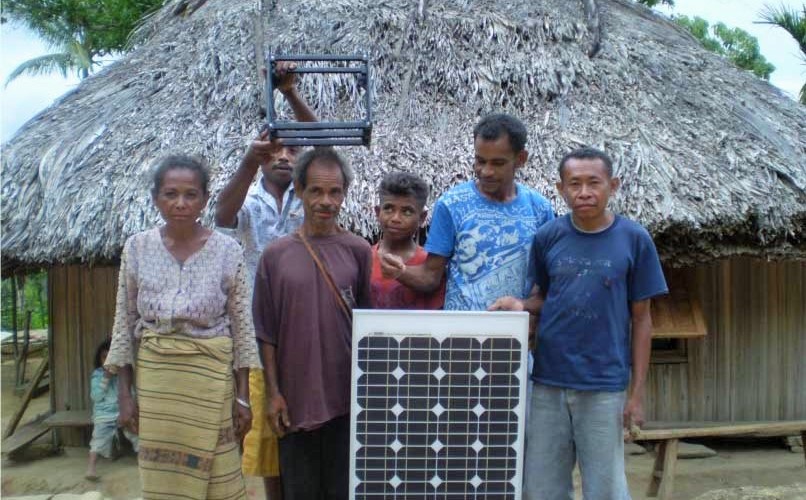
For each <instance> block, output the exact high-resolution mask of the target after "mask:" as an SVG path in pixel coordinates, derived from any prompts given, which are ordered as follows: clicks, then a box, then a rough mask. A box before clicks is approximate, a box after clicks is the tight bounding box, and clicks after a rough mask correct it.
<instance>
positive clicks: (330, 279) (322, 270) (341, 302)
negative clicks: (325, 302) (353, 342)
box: [297, 228, 353, 325]
mask: <svg viewBox="0 0 806 500" xmlns="http://www.w3.org/2000/svg"><path fill="white" fill-rule="evenodd" d="M297 234H298V235H299V239H300V240H302V244H303V245H305V248H306V249H307V250H308V253H309V254H311V258H312V259H313V261H314V263H315V264H316V267H317V268H318V269H319V272H320V273H322V277H324V278H325V282H326V283H327V285H328V288H330V291H331V292H333V295H335V296H336V302H338V303H339V307H340V308H341V311H342V312H343V313H344V315H345V316H346V317H347V320H348V321H349V322H350V324H351V325H352V323H353V313H352V311H351V310H350V308H349V307H348V306H347V302H345V301H344V297H343V296H342V295H341V292H339V287H337V286H336V282H335V281H333V276H331V275H330V272H329V271H328V270H327V268H326V267H325V265H324V264H323V263H322V261H321V260H319V256H318V255H317V254H316V252H315V251H314V249H313V248H312V247H311V244H310V243H308V240H307V238H305V235H304V234H303V232H302V228H300V229H299V230H298V231H297Z"/></svg>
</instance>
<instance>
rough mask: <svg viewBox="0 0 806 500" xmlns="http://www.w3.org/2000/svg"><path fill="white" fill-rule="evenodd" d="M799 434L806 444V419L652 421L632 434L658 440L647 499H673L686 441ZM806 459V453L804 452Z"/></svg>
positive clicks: (645, 439) (642, 438)
mask: <svg viewBox="0 0 806 500" xmlns="http://www.w3.org/2000/svg"><path fill="white" fill-rule="evenodd" d="M795 434H800V435H801V436H802V438H803V440H804V441H806V420H795V421H775V422H730V423H724V422H650V423H647V424H646V425H645V426H644V428H643V429H637V430H635V431H634V432H632V433H631V436H632V439H633V440H635V441H659V443H658V448H657V455H656V457H655V466H654V467H653V469H652V477H651V478H650V482H649V489H648V490H647V496H650V497H658V498H659V499H660V500H667V499H669V498H671V497H672V490H673V489H674V473H675V467H676V465H677V444H678V442H679V441H680V439H683V438H706V437H707V438H712V437H729V436H742V437H773V436H791V435H795ZM804 460H806V451H804Z"/></svg>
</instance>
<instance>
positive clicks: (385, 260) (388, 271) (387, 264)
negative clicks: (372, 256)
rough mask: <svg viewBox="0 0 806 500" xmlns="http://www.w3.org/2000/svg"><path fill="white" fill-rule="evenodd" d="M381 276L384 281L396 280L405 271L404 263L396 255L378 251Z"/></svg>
mask: <svg viewBox="0 0 806 500" xmlns="http://www.w3.org/2000/svg"><path fill="white" fill-rule="evenodd" d="M378 258H379V260H380V264H381V274H383V277H384V278H386V279H393V280H394V279H397V278H399V277H400V275H401V274H403V273H404V272H405V271H406V263H405V262H403V259H401V258H400V257H398V256H397V255H394V254H391V253H386V252H381V251H378Z"/></svg>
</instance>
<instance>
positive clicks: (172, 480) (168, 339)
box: [105, 155, 260, 499]
mask: <svg viewBox="0 0 806 500" xmlns="http://www.w3.org/2000/svg"><path fill="white" fill-rule="evenodd" d="M209 178H210V176H209V173H208V171H207V169H206V168H205V167H204V165H203V164H202V163H201V162H200V161H199V160H197V159H195V158H192V157H188V156H181V155H177V156H169V157H167V158H165V159H163V160H162V161H160V162H159V163H158V164H157V166H156V169H155V173H154V184H153V188H152V192H151V194H152V197H153V200H154V204H155V205H156V206H157V208H158V210H159V212H160V215H161V216H162V219H163V220H164V221H165V224H164V225H161V226H159V227H156V228H153V229H150V230H147V231H144V232H142V233H138V234H135V235H133V236H132V237H130V238H129V239H128V240H127V241H126V244H125V246H124V248H123V255H122V257H121V263H120V277H119V282H118V294H117V308H116V312H115V323H114V327H113V335H112V346H111V349H110V351H109V355H108V356H107V359H106V364H105V366H106V367H107V368H108V369H109V370H110V371H112V372H117V373H118V374H119V377H118V385H119V390H118V399H119V405H120V417H119V422H120V423H121V425H123V426H124V427H126V428H128V429H130V430H132V431H134V432H139V435H140V452H139V466H140V475H141V479H142V483H143V498H155V497H163V496H166V495H170V496H175V495H176V494H177V493H178V494H181V496H183V497H185V498H198V499H206V498H225V497H226V498H246V493H245V489H244V482H243V477H242V475H241V468H240V459H239V457H238V441H239V440H240V439H241V438H242V437H243V435H244V434H246V432H247V431H248V430H249V428H250V427H251V421H252V415H251V411H250V404H249V384H248V376H249V368H260V361H259V358H258V355H257V347H256V343H255V334H254V326H253V324H252V315H251V295H252V294H251V287H250V285H249V283H248V282H247V272H246V269H245V267H244V259H243V253H242V251H241V248H240V247H239V245H238V243H237V242H236V241H235V240H233V239H232V238H230V237H228V236H225V235H223V234H221V233H217V232H214V231H211V230H210V229H208V228H206V227H204V226H202V225H201V224H200V223H199V220H198V219H199V216H200V214H201V212H202V210H203V209H204V207H205V206H206V204H207V200H208V198H209V192H208V184H209ZM135 351H136V352H135ZM133 366H135V367H136V368H135V369H134V370H133V368H132V367H133ZM133 372H136V386H137V401H135V400H134V398H133V397H132V391H131V387H132V385H133V382H134V381H133V378H132V374H133Z"/></svg>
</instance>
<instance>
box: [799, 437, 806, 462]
mask: <svg viewBox="0 0 806 500" xmlns="http://www.w3.org/2000/svg"><path fill="white" fill-rule="evenodd" d="M800 447H801V448H803V460H804V462H806V430H802V431H800ZM803 465H804V467H806V463H804V464H803Z"/></svg>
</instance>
